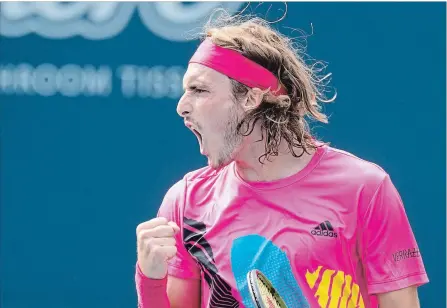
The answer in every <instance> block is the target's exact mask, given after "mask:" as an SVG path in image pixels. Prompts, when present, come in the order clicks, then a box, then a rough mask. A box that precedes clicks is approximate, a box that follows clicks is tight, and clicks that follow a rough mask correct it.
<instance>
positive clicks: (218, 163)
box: [208, 157, 233, 170]
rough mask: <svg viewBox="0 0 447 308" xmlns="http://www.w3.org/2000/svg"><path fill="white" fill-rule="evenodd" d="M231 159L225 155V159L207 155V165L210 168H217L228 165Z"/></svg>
mask: <svg viewBox="0 0 447 308" xmlns="http://www.w3.org/2000/svg"><path fill="white" fill-rule="evenodd" d="M232 161H233V159H232V158H230V157H227V158H226V159H213V158H212V157H208V166H209V167H210V168H211V169H214V170H218V169H221V168H223V167H225V166H228V165H229V164H230V163H231V162H232Z"/></svg>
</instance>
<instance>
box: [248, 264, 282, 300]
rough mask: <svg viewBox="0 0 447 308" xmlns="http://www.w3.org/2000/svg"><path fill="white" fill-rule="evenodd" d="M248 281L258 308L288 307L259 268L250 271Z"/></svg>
mask: <svg viewBox="0 0 447 308" xmlns="http://www.w3.org/2000/svg"><path fill="white" fill-rule="evenodd" d="M247 283H248V289H249V290H250V295H251V298H252V300H253V303H255V305H256V308H287V305H286V303H285V302H284V300H283V299H282V298H281V296H280V295H279V293H278V291H276V289H275V288H274V287H273V284H272V283H271V282H270V280H268V278H267V277H265V275H264V274H263V273H262V272H261V271H259V270H257V269H254V270H251V271H249V272H248V273H247Z"/></svg>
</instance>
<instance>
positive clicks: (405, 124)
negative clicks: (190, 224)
mask: <svg viewBox="0 0 447 308" xmlns="http://www.w3.org/2000/svg"><path fill="white" fill-rule="evenodd" d="M1 5H2V8H1V13H0V15H1V19H0V34H3V35H2V36H0V108H1V113H0V120H1V134H0V138H1V251H0V254H1V255H0V256H1V261H0V265H1V273H0V277H1V288H2V291H1V296H2V302H1V303H2V307H5V308H34V307H45V308H53V307H54V308H56V307H58V308H59V307H64V308H72V307H73V308H74V307H76V308H80V307H82V308H88V307H109V308H113V307H134V306H135V302H136V297H135V291H134V284H133V269H134V262H135V250H136V249H135V227H136V225H137V224H138V223H139V222H141V221H142V220H145V219H149V218H151V217H153V216H154V215H155V213H156V210H157V208H158V206H159V204H160V201H161V199H162V197H163V195H164V193H165V192H166V190H167V189H168V188H169V186H170V185H171V184H173V183H174V182H175V181H177V180H178V179H179V178H180V177H182V176H183V174H184V173H185V172H187V171H189V170H192V169H194V168H198V167H201V166H202V165H203V164H204V163H205V160H204V159H203V158H202V157H201V156H200V154H199V153H198V148H197V144H196V140H195V137H194V136H193V135H192V134H190V133H189V132H188V131H187V130H186V129H185V128H184V126H183V124H182V121H181V119H180V118H179V117H178V116H177V114H176V112H175V107H176V103H177V100H178V98H179V96H180V93H181V92H180V87H181V83H180V78H181V75H182V73H183V71H184V69H185V66H186V63H187V60H188V58H189V56H190V55H191V54H192V52H193V51H194V49H195V47H196V45H197V42H186V41H184V40H183V39H182V35H183V33H184V30H188V29H192V28H193V27H196V26H198V25H199V24H200V22H201V21H203V16H205V15H206V14H205V13H207V12H208V8H207V7H206V5H211V6H212V5H213V4H201V5H199V6H197V7H194V5H197V4H181V3H178V4H169V3H167V4H152V3H146V4H138V5H137V4H130V3H129V4H117V6H113V4H112V5H111V6H110V5H109V7H107V6H105V7H104V6H103V7H101V5H99V6H97V7H94V6H92V5H91V4H82V5H81V4H76V3H75V4H67V5H61V6H60V7H56V6H53V7H50V9H48V8H47V10H46V11H43V10H40V11H39V10H37V9H36V7H34V8H33V7H31V6H30V5H29V4H22V6H21V7H19V8H14V7H11V6H9V7H6V4H5V3H3V4H1ZM169 5H171V7H169ZM172 5H173V7H172ZM228 5H230V4H227V6H228ZM231 5H232V6H237V5H238V4H231ZM231 5H230V6H231ZM269 6H270V5H269V4H264V5H262V6H261V7H259V8H258V9H256V10H255V12H257V13H259V14H260V15H261V16H264V17H265V16H267V18H270V19H276V18H277V17H278V16H279V15H281V14H282V11H281V10H283V8H284V6H283V5H281V4H273V5H272V8H270V10H269ZM38 7H39V6H37V8H38ZM255 7H256V5H252V8H255ZM108 8H109V10H107V9H108ZM230 8H231V7H230ZM181 10H183V11H181ZM267 11H269V12H268V13H267ZM39 12H40V13H39ZM42 12H44V13H42ZM45 12H46V13H45ZM63 13H67V14H63ZM68 13H73V14H72V16H71V17H70V16H69V15H70V14H68ZM202 13H203V16H202V15H201V14H202ZM101 14H102V15H101ZM445 14H446V7H445V3H388V4H386V3H290V4H289V6H288V14H287V17H286V19H285V20H284V21H283V22H282V23H281V26H280V28H279V29H280V30H281V31H283V32H284V33H286V34H290V33H291V30H290V29H287V28H284V27H285V26H287V27H292V28H299V29H303V30H305V31H306V32H311V24H312V26H313V32H314V35H313V36H311V37H309V38H308V47H309V48H308V53H309V54H310V55H311V56H312V57H314V58H316V59H322V60H325V61H327V62H328V63H329V67H328V71H330V72H332V73H333V84H332V85H333V86H334V87H335V88H336V89H337V92H338V99H337V101H336V103H335V104H333V105H331V106H328V107H326V112H328V113H329V114H331V119H330V124H329V125H327V126H322V125H319V127H318V128H315V131H316V132H317V133H318V135H319V136H320V137H322V138H323V139H324V140H325V141H331V142H332V144H333V145H334V146H336V147H340V148H342V149H345V150H348V151H351V152H353V153H354V154H356V155H358V156H361V157H363V158H365V159H368V160H371V161H373V162H376V163H378V164H379V165H381V166H382V167H383V168H385V169H386V170H387V171H388V172H389V173H390V174H391V176H392V179H393V180H394V182H395V185H396V186H397V188H398V189H399V191H400V193H401V195H402V198H403V200H404V203H405V204H406V208H407V213H408V216H409V218H410V221H411V223H412V225H413V228H414V232H415V234H416V237H417V239H418V241H419V245H420V249H421V252H422V254H423V257H424V261H425V264H426V268H427V271H428V274H429V277H430V279H431V283H430V284H429V285H427V286H424V287H423V288H421V290H420V298H421V302H422V307H445V298H446V297H445V294H446V293H445V290H446V285H445V272H446V271H445V270H446V268H445V264H446V262H445V261H446V254H445V251H446V247H445V243H446V240H445V217H446V213H445V209H446V203H445V188H446V182H445V148H446V144H445V140H446V139H445V137H446V136H445V114H446V110H445V106H446V96H445V85H446V78H445V76H446V70H445V69H446V63H445V55H446V46H445V34H446V33H445V28H446V24H445ZM54 16H56V17H58V18H59V21H51V20H52V17H54ZM61 16H65V17H64V18H62V17H61ZM53 19H54V18H53ZM80 22H86V23H84V24H82V23H80ZM33 23H34V24H33ZM32 27H34V28H32ZM33 29H34V30H33ZM84 30H85V31H84ZM70 31H72V32H73V33H72V34H70V33H69V32H70ZM78 32H80V34H77V33H78ZM294 35H295V36H298V35H299V33H298V32H295V33H294ZM57 36H58V37H59V38H55V37H57ZM95 36H96V37H95ZM43 64H46V66H42V65H43ZM68 64H70V65H75V66H71V67H70V66H69V67H67V66H66V65H68ZM48 65H50V66H48ZM51 65H52V66H51ZM126 65H132V66H133V67H129V66H126ZM61 70H62V71H61ZM133 70H134V71H133ZM92 71H93V72H95V74H96V75H94V76H100V77H97V78H99V79H100V80H102V82H103V84H102V85H103V86H101V85H98V87H97V88H96V91H93V90H92V91H88V90H86V88H85V87H80V86H79V84H78V86H77V84H76V82H77V81H79V80H80V81H81V84H82V80H84V79H83V77H82V76H86V74H89V72H92ZM64 72H65V73H64ZM67 72H68V73H67ZM67 74H68V75H69V76H71V77H67ZM60 77H66V78H67V80H65V81H64V80H62V79H61V78H60ZM70 78H71V79H70ZM126 80H127V81H126ZM137 81H138V82H137ZM135 86H136V88H135ZM135 89H136V90H135ZM138 89H139V90H138Z"/></svg>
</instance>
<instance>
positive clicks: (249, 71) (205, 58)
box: [189, 39, 287, 95]
mask: <svg viewBox="0 0 447 308" xmlns="http://www.w3.org/2000/svg"><path fill="white" fill-rule="evenodd" d="M189 63H199V64H202V65H205V66H207V67H209V68H212V69H213V70H215V71H218V72H219V73H222V74H224V75H226V76H228V77H230V78H232V79H234V80H236V81H239V82H240V83H242V84H244V85H246V86H248V87H250V88H259V89H261V90H266V89H270V90H271V91H272V92H273V94H275V95H285V94H287V90H286V89H285V88H284V87H283V86H282V85H281V84H280V83H279V82H278V79H276V77H275V75H273V74H272V73H271V72H270V71H269V70H267V69H266V68H264V67H262V66H261V65H259V64H258V63H256V62H253V61H251V60H250V59H247V58H246V57H244V56H243V55H242V54H240V53H239V52H237V51H235V50H231V49H227V48H223V47H220V46H217V45H215V44H213V42H211V40H210V39H206V40H204V41H203V42H202V44H200V46H199V48H197V51H196V52H195V53H194V55H193V56H192V58H191V60H190V61H189Z"/></svg>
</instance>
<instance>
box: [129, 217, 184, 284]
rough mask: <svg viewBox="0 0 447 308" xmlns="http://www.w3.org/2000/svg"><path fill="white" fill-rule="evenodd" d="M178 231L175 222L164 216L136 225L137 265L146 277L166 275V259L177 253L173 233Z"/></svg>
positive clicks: (158, 277) (160, 277)
mask: <svg viewBox="0 0 447 308" xmlns="http://www.w3.org/2000/svg"><path fill="white" fill-rule="evenodd" d="M179 231H180V228H179V227H178V226H177V224H176V223H175V222H172V221H168V220H167V219H166V218H164V217H157V218H154V219H151V220H149V221H145V222H143V223H141V224H139V225H138V227H137V251H138V265H139V266H140V269H141V271H142V272H143V274H144V275H145V276H146V277H148V278H152V279H163V278H164V277H165V276H166V275H167V273H168V260H169V259H171V258H172V257H174V256H175V254H176V253H177V247H176V246H175V238H174V235H175V234H176V233H177V232H179Z"/></svg>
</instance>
